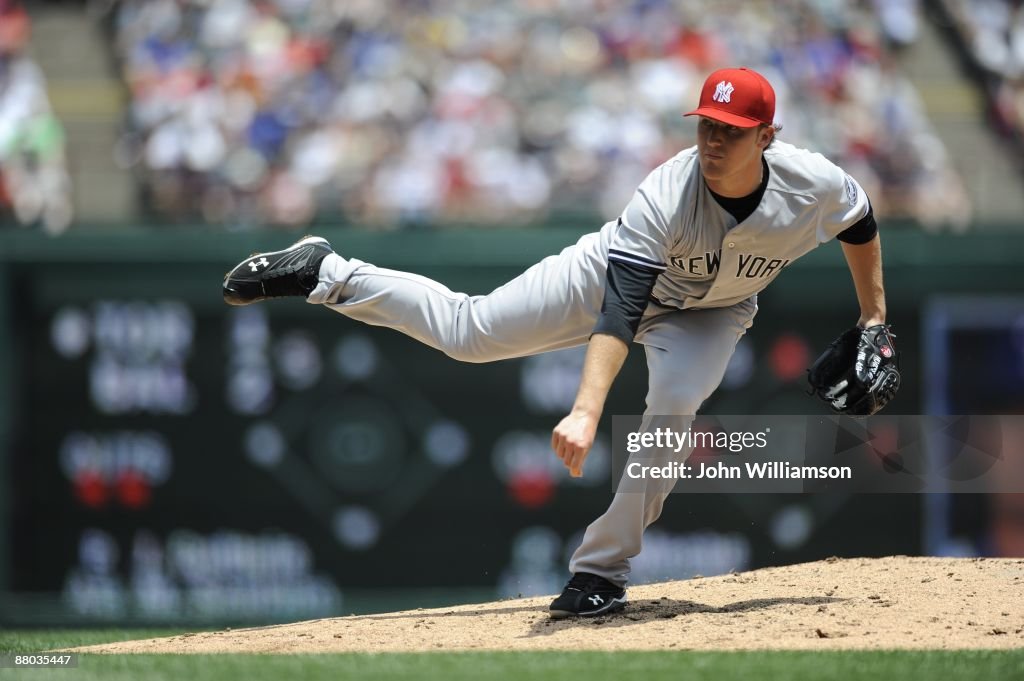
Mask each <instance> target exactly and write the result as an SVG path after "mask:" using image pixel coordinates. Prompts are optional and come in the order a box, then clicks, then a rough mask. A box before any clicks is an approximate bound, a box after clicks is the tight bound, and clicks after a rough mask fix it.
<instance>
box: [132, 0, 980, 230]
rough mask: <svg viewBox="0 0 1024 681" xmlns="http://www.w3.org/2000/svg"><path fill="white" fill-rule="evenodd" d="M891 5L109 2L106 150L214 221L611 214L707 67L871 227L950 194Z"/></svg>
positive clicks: (674, 142) (670, 145) (920, 211)
mask: <svg viewBox="0 0 1024 681" xmlns="http://www.w3.org/2000/svg"><path fill="white" fill-rule="evenodd" d="M917 18H918V8H917V5H916V2H914V0H875V1H874V2H870V1H866V0H865V1H861V2H856V1H852V0H851V1H843V0H773V1H771V2H768V1H759V0H744V1H740V0H732V1H730V0H726V1H723V2H715V3H709V2H704V1H702V0H517V1H514V2H513V1H511V0H491V1H490V2H487V3H478V2H472V1H470V0H122V2H121V3H120V4H119V6H118V9H117V11H116V14H115V16H114V20H113V27H114V34H115V38H116V49H117V53H118V55H119V57H120V63H121V68H122V69H123V75H124V78H125V80H126V82H127V83H128V86H129V88H130V90H131V95H132V100H131V110H130V122H129V126H128V132H127V134H126V136H125V138H124V139H123V140H122V142H121V144H120V145H119V149H118V156H119V158H120V159H121V162H122V163H124V164H125V165H126V166H129V167H132V168H137V169H138V171H139V174H140V176H142V177H143V178H144V185H145V187H146V191H147V192H148V194H149V196H148V200H147V202H146V203H147V205H150V206H151V207H152V208H153V209H154V210H155V211H156V212H157V213H158V214H159V215H162V216H165V217H167V218H171V219H196V218H199V219H203V220H205V221H209V222H212V223H223V224H226V225H228V226H231V227H246V226H250V225H259V224H264V223H269V224H277V225H283V226H299V225H303V224H306V223H308V222H310V221H311V220H313V219H314V218H317V217H319V218H322V219H323V218H326V219H343V220H348V221H352V222H360V223H367V224H371V225H389V224H402V223H405V224H409V223H414V224H415V223H420V222H425V223H430V222H445V223H452V222H461V221H464V222H467V223H475V224H488V223H503V224H507V223H509V222H531V221H538V220H543V219H549V220H557V219H559V218H560V217H566V218H568V216H574V215H577V216H584V215H590V216H593V215H594V214H595V213H598V214H600V216H603V217H611V216H614V215H616V214H618V213H619V211H621V209H622V207H623V206H624V204H625V203H626V201H627V200H628V198H629V196H630V195H631V193H632V191H633V190H634V189H635V187H636V185H637V184H638V183H639V181H640V180H641V179H642V178H643V177H644V176H645V175H646V173H647V172H648V171H649V170H650V169H651V168H653V167H654V166H656V165H657V164H658V163H660V162H662V161H663V160H665V159H667V158H668V157H670V156H671V155H673V154H674V153H676V152H677V151H678V150H679V149H681V148H683V147H686V146H689V145H690V144H692V143H693V142H694V132H695V128H694V127H693V123H692V121H691V120H688V119H683V118H682V117H681V115H680V114H681V113H682V112H683V111H684V110H687V109H688V108H689V107H691V105H693V104H694V102H695V101H696V98H697V94H698V92H699V87H700V84H701V82H702V80H703V78H704V76H705V75H706V74H707V73H708V72H710V71H711V70H713V69H714V68H717V67H719V66H722V65H748V66H751V67H754V68H757V69H759V70H761V71H762V72H763V73H764V74H765V75H766V76H767V77H768V78H769V79H770V80H771V81H772V82H773V83H774V84H775V85H776V89H777V91H778V96H779V106H778V115H777V120H778V121H779V122H781V123H782V124H783V126H784V129H783V131H782V134H781V139H783V140H786V141H789V142H792V143H794V144H797V145H800V146H807V147H809V148H812V149H814V150H818V151H821V152H822V153H825V154H826V155H828V156H829V157H830V158H832V159H833V160H835V161H837V162H838V163H840V164H841V165H843V166H844V167H845V168H846V169H847V170H848V172H850V173H851V174H853V175H855V176H856V177H858V179H860V181H861V183H862V184H863V185H864V186H865V189H867V191H868V192H869V193H870V195H871V196H872V199H873V202H874V206H875V210H876V213H878V214H879V215H880V216H908V217H912V218H915V219H918V220H920V221H922V222H923V223H924V224H926V225H929V224H939V223H942V222H944V221H948V220H950V219H953V220H958V219H965V216H966V214H967V211H968V207H967V199H966V196H965V194H964V191H963V188H962V185H961V183H960V181H959V180H958V178H957V177H956V176H955V175H954V173H953V172H952V170H951V167H950V164H949V162H948V159H947V157H946V152H945V149H944V147H943V146H942V144H941V143H940V142H939V140H938V139H937V138H936V136H935V135H934V134H933V133H932V132H931V130H930V127H929V124H928V122H927V120H926V118H925V116H924V115H923V113H922V111H921V107H920V105H919V103H918V100H917V96H916V93H915V90H914V88H913V87H912V86H911V84H910V83H909V82H908V81H907V80H906V78H904V77H903V76H902V75H901V74H900V72H899V70H898V68H896V67H895V65H894V60H893V58H892V55H893V53H894V52H895V51H898V50H899V48H900V46H901V45H906V44H907V43H909V42H912V41H913V40H914V39H915V36H916V31H917Z"/></svg>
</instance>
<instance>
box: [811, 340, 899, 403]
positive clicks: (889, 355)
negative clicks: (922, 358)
mask: <svg viewBox="0 0 1024 681" xmlns="http://www.w3.org/2000/svg"><path fill="white" fill-rule="evenodd" d="M893 338H895V336H893V335H892V333H891V332H890V331H889V327H888V326H886V325H884V324H877V325H875V326H871V327H868V328H866V329H862V328H860V327H859V326H855V327H853V328H852V329H848V330H847V331H845V332H843V335H841V336H840V337H839V338H837V339H835V340H834V341H832V343H831V344H830V345H829V346H828V349H827V350H825V352H823V353H822V355H821V357H819V358H818V359H817V360H815V362H814V364H812V365H811V368H810V369H808V370H807V381H808V382H809V383H810V384H811V394H814V395H817V396H818V397H819V398H820V399H821V400H823V401H824V402H825V403H826V404H828V406H829V407H830V408H831V409H832V411H834V412H836V413H837V414H847V415H850V416H870V415H872V414H874V413H875V412H877V411H878V410H880V409H881V408H882V407H884V406H885V405H886V404H888V403H889V400H891V399H892V398H893V397H894V396H895V395H896V391H897V390H898V389H899V387H900V371H899V355H898V354H897V352H896V346H895V344H894V343H893Z"/></svg>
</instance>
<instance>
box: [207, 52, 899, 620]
mask: <svg viewBox="0 0 1024 681" xmlns="http://www.w3.org/2000/svg"><path fill="white" fill-rule="evenodd" d="M774 114H775V92H774V90H773V89H772V86H771V85H770V84H769V83H768V81H767V80H766V79H765V78H764V77H763V76H761V75H760V74H759V73H756V72H755V71H752V70H750V69H745V68H738V69H737V68H730V69H722V70H719V71H716V72H714V73H712V74H711V75H710V76H709V77H708V79H707V81H706V82H705V83H704V86H703V88H702V91H701V95H700V102H699V106H698V107H697V108H696V109H694V110H693V111H691V112H689V113H687V114H686V115H687V116H697V117H698V119H699V120H698V125H697V144H696V146H694V147H691V148H689V149H684V150H683V151H681V152H679V153H678V154H677V155H676V156H674V157H673V158H671V159H669V160H668V161H666V162H665V163H663V164H662V165H660V166H658V167H657V168H655V169H654V170H653V171H652V172H651V173H650V175H648V176H647V178H646V179H645V180H644V181H643V182H642V183H641V184H640V186H639V187H638V188H637V190H636V192H635V193H634V195H633V197H632V199H631V200H630V201H629V204H628V205H627V206H626V207H625V210H623V212H622V214H621V215H620V216H619V217H618V218H617V219H615V220H613V221H611V222H608V223H607V224H605V225H604V226H603V227H602V228H601V229H600V231H597V232H594V233H591V234H587V235H585V236H583V237H582V238H580V240H579V241H578V242H577V243H576V244H575V245H573V246H569V247H568V248H566V249H565V250H563V251H562V252H561V253H559V254H557V255H552V256H549V257H547V258H545V259H544V260H542V261H541V262H539V263H537V264H536V265H534V266H533V267H531V268H530V269H528V270H527V271H526V272H524V273H523V274H521V275H520V276H518V277H517V278H515V279H513V280H512V281H510V282H509V283H507V284H505V285H504V286H502V287H500V288H498V289H496V290H494V291H493V292H491V293H490V294H488V295H479V296H471V295H467V294H465V293H455V292H453V291H451V290H449V289H448V288H446V287H445V286H443V285H441V284H439V283H437V282H435V281H432V280H430V279H427V278H424V277H421V276H418V275H416V274H410V273H407V272H398V271H394V270H388V269H383V268H380V267H376V266H374V265H372V264H370V263H366V262H363V261H361V260H358V259H356V258H353V257H343V256H342V255H340V254H337V253H335V252H334V251H333V250H332V248H331V246H330V245H329V244H328V243H327V241H326V240H324V239H322V238H319V237H306V238H304V239H302V240H300V241H298V242H297V243H295V244H294V245H292V246H291V247H289V248H287V249H285V250H283V251H276V252H269V253H260V254H257V255H255V256H252V257H250V258H247V259H245V260H243V261H242V262H241V263H239V264H238V265H237V266H236V267H235V268H234V269H233V270H231V272H229V273H228V275H227V276H226V277H225V279H224V284H223V294H224V300H225V301H226V302H227V303H229V304H231V305H248V304H250V303H254V302H257V301H260V300H264V299H267V298H276V297H282V296H301V297H303V298H305V299H306V301H307V302H309V303H313V304H317V305H324V306H326V307H328V308H330V309H332V310H334V311H336V312H340V313H341V314H343V315H345V316H347V317H350V318H352V319H357V320H360V321H363V322H366V323H367V324H373V325H376V326H386V327H389V328H393V329H397V330H399V331H401V332H403V333H405V334H408V335H409V336H412V337H413V338H415V339H417V340H419V341H421V342H423V343H426V344H427V345H430V346H431V347H434V348H437V349H438V350H440V351H442V352H444V353H445V354H447V355H448V356H450V357H452V358H454V359H457V360H461V361H465V362H492V361H496V360H501V359H506V358H510V357H522V356H524V355H531V354H535V353H541V352H547V351H549V350H558V349H560V348H567V347H572V346H577V345H584V344H585V345H587V352H586V359H585V361H584V367H583V374H582V377H581V381H580V387H579V392H578V394H577V396H576V400H575V404H574V406H573V408H572V411H571V412H570V413H569V414H568V415H566V416H565V418H563V419H562V420H561V422H560V423H558V425H556V426H555V428H554V431H553V433H552V437H551V446H552V449H553V450H554V454H555V455H556V456H557V457H558V458H559V459H560V460H561V461H562V462H563V463H564V464H565V466H566V467H567V468H568V469H569V471H570V473H571V475H573V476H580V475H582V474H583V468H584V463H585V461H586V458H587V454H588V452H589V451H590V449H591V446H592V445H593V442H594V437H595V433H596V431H597V425H598V421H599V419H600V417H601V413H602V411H603V408H604V403H605V398H606V397H607V395H608V391H609V389H610V388H611V385H612V382H613V381H614V380H615V377H616V375H617V374H618V372H619V370H620V369H621V367H622V364H623V362H624V360H625V358H626V355H627V350H628V346H629V344H630V343H632V342H636V343H639V344H641V345H642V346H643V347H644V351H645V353H646V356H647V367H648V374H649V384H648V392H647V400H646V401H647V405H646V410H645V418H646V419H648V420H650V419H654V418H656V417H657V416H659V415H676V416H686V415H691V416H692V415H694V414H696V413H697V410H698V409H699V408H700V406H701V404H702V403H703V402H704V400H706V399H707V397H708V396H709V395H711V393H712V392H713V391H714V390H715V389H716V388H717V387H718V384H719V382H720V381H721V380H722V376H723V374H724V372H725V369H726V365H727V364H728V363H729V358H730V357H731V356H732V354H733V351H734V349H735V347H736V343H737V341H739V339H740V337H741V336H743V334H744V333H745V332H746V330H747V329H748V328H750V326H751V325H752V323H753V320H754V315H755V314H756V313H757V294H758V292H759V291H761V289H763V288H764V287H765V286H767V285H768V284H769V283H770V282H771V281H772V280H773V279H775V278H776V277H777V276H779V274H780V273H781V272H782V271H783V270H785V269H786V268H787V267H789V265H790V264H792V263H793V262H794V261H795V260H796V259H797V258H799V257H800V256H802V255H804V254H805V253H807V252H808V251H810V250H812V249H814V248H816V247H817V246H818V245H819V244H822V243H825V242H827V241H829V240H831V239H832V238H834V237H836V238H838V239H839V241H840V242H841V243H842V249H843V254H844V255H845V258H846V261H847V263H848V265H849V269H850V273H851V275H852V278H853V284H854V288H855V289H856V293H857V300H858V303H859V305H860V317H859V319H858V320H857V324H856V326H855V327H852V328H851V329H850V330H848V331H847V332H845V333H844V334H843V335H841V336H840V337H839V338H838V339H837V340H836V341H835V342H834V343H833V344H832V346H830V347H829V349H828V350H827V351H826V352H825V353H824V354H823V355H822V357H820V358H819V359H818V361H817V362H815V364H814V365H813V366H812V368H811V371H810V373H809V379H810V382H811V387H812V389H813V391H814V392H815V393H816V394H817V395H818V396H819V397H820V398H821V399H823V400H824V401H825V402H826V403H828V404H829V406H830V407H831V408H832V409H833V410H835V411H837V412H839V413H848V414H870V413H873V412H874V411H877V410H878V409H880V408H882V407H883V406H884V405H885V403H886V402H887V401H888V400H889V399H891V398H892V396H893V395H894V394H895V391H896V389H897V388H898V385H899V372H898V370H897V368H896V365H895V362H896V357H895V349H894V345H893V341H892V335H891V334H890V333H889V331H888V327H887V326H886V325H885V314H886V309H885V294H884V290H883V287H882V260H881V247H880V242H879V236H878V229H877V226H876V224H875V218H874V216H873V214H872V210H871V203H870V201H869V200H868V197H867V196H866V195H865V193H864V190H863V189H862V188H861V187H860V185H859V184H858V183H857V181H856V180H854V179H853V178H852V177H850V176H849V175H847V174H846V173H845V172H843V171H842V170H841V169H840V168H838V167H837V166H835V165H834V164H832V163H831V162H829V161H828V160H827V159H825V158H824V157H823V156H821V155H820V154H815V153H811V152H809V151H806V150H804V149H798V148H796V147H794V146H792V145H789V144H786V143H784V142H782V141H780V140H776V139H775V135H776V132H777V127H776V126H775V125H774ZM687 455H688V452H686V451H683V452H680V453H677V454H672V456H674V457H680V458H685V457H686V456H687ZM672 482H674V481H668V482H666V481H664V480H651V481H650V482H649V483H647V486H646V488H645V490H644V491H643V492H642V493H639V492H630V493H626V492H620V493H617V494H615V495H614V497H613V499H612V501H611V505H610V506H609V508H608V510H607V511H606V512H605V513H604V514H603V515H602V516H601V517H599V518H597V519H596V520H595V521H594V522H593V523H592V524H591V525H590V526H589V527H588V528H587V531H586V534H585V536H584V538H583V543H582V544H581V545H580V547H579V549H578V550H577V551H576V553H575V554H574V555H573V557H572V559H571V561H570V564H569V570H570V572H571V573H572V578H571V579H570V580H569V583H568V584H567V585H566V587H565V590H564V591H563V592H562V594H561V595H560V596H559V597H558V598H556V599H555V600H554V601H553V602H552V603H551V607H550V613H551V616H552V617H569V616H593V615H599V614H604V613H608V612H613V611H615V610H619V609H621V608H622V607H623V606H624V605H625V603H626V592H625V585H626V582H627V580H628V578H629V569H630V568H629V566H630V563H629V561H630V558H632V557H633V556H636V555H637V554H638V553H639V552H640V549H641V540H642V537H643V533H644V530H645V529H646V528H647V526H648V525H650V524H651V523H653V522H654V521H655V520H656V519H657V518H658V516H659V515H660V514H661V510H662V505H663V503H664V501H665V498H666V497H667V495H668V493H669V492H670V491H671V488H672Z"/></svg>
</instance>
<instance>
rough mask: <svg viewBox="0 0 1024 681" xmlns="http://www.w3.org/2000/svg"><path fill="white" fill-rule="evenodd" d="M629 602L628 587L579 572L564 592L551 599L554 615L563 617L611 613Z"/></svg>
mask: <svg viewBox="0 0 1024 681" xmlns="http://www.w3.org/2000/svg"><path fill="white" fill-rule="evenodd" d="M625 606H626V590H625V589H620V588H619V587H617V586H615V585H614V584H612V583H611V582H609V581H608V580H607V579H605V578H604V577H598V576H597V575H594V574H591V573H589V572H578V573H576V574H575V575H573V576H572V579H570V580H569V583H568V584H566V586H565V589H564V590H562V595H561V596H559V597H558V598H556V599H555V600H553V601H552V602H551V606H550V607H549V608H548V611H549V612H550V613H551V617H552V619H556V620H560V619H563V618H565V617H594V616H595V615H607V614H608V613H611V612H616V611H618V610H622V609H623V608H624V607H625Z"/></svg>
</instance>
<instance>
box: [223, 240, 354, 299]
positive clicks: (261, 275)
mask: <svg viewBox="0 0 1024 681" xmlns="http://www.w3.org/2000/svg"><path fill="white" fill-rule="evenodd" d="M333 252H334V251H333V250H331V245H330V244H329V243H327V239H324V238H323V237H319V236H307V237H303V238H302V239H300V240H299V241H296V242H295V243H294V244H292V245H291V246H289V247H288V248H286V249H284V250H283V251H274V252H273V253H256V254H254V255H251V256H249V257H248V258H246V259H245V260H243V261H242V262H240V263H238V265H236V266H235V269H233V270H231V271H230V272H228V273H227V274H226V275H225V276H224V302H225V303H227V304H228V305H249V304H251V303H257V302H259V301H261V300H266V299H267V298H282V297H284V296H302V297H303V298H305V297H306V296H308V295H309V294H310V293H311V292H312V291H313V289H314V288H316V285H317V281H318V280H319V278H320V262H321V261H322V260H323V259H324V257H325V256H327V255H328V254H330V253H333Z"/></svg>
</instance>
